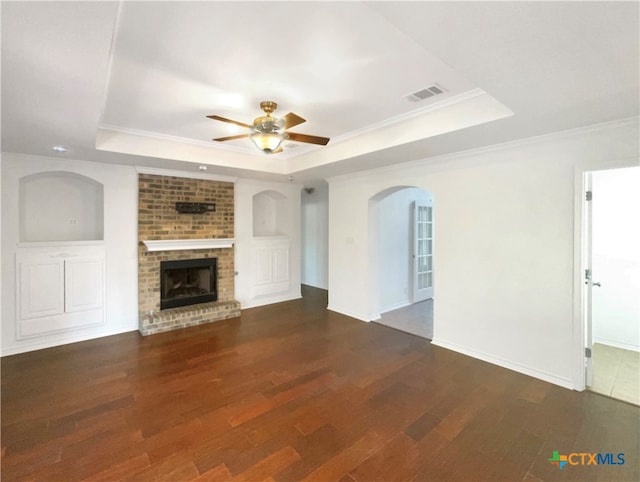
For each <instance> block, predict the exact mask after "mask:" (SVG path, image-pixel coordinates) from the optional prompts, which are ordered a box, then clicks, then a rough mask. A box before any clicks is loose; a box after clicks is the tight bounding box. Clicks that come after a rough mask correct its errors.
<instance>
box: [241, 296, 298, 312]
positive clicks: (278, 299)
mask: <svg viewBox="0 0 640 482" xmlns="http://www.w3.org/2000/svg"><path fill="white" fill-rule="evenodd" d="M300 298H302V295H300V294H295V295H291V294H286V295H283V296H272V297H268V298H259V297H258V298H254V299H252V300H249V301H248V302H246V303H242V302H240V309H241V310H246V309H248V308H257V307H258V306H266V305H272V304H274V303H282V302H284V301H293V300H299V299H300Z"/></svg>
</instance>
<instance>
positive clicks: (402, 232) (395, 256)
mask: <svg viewBox="0 0 640 482" xmlns="http://www.w3.org/2000/svg"><path fill="white" fill-rule="evenodd" d="M425 206H433V194H432V193H430V192H429V191H426V190H425V189H424V188H422V187H418V186H406V185H402V186H393V187H390V188H387V189H384V190H382V191H380V192H378V193H376V194H375V195H373V196H371V197H370V198H369V209H368V210H369V215H368V221H369V223H368V224H369V229H368V239H369V246H368V248H369V249H368V283H369V286H368V294H369V313H370V316H371V319H372V320H375V319H378V318H380V315H381V313H384V312H387V311H391V310H395V309H398V308H402V307H405V306H407V305H409V304H412V303H414V302H416V301H419V300H420V299H426V298H427V297H432V295H430V294H429V293H428V291H425V290H424V289H421V287H423V286H424V283H423V281H424V280H423V279H422V278H420V280H419V281H420V282H418V281H417V280H418V278H416V276H422V274H420V273H422V271H424V270H425V269H427V268H426V264H425V265H423V264H424V263H425V259H426V258H425V256H424V254H426V253H422V251H424V249H425V243H432V241H431V240H429V239H427V235H426V230H425V229H423V228H424V227H425V226H423V223H419V222H418V221H416V219H415V218H414V215H415V212H414V211H415V210H416V209H418V210H419V211H418V212H419V213H420V214H421V215H423V214H424V212H425V209H428V210H429V212H431V208H425ZM418 228H420V229H418ZM422 231H425V233H423V234H420V235H419V234H418V233H419V232H422ZM429 236H431V235H429ZM430 246H432V245H430ZM417 254H420V256H418V257H417V258H416V256H417ZM428 261H429V263H430V262H431V261H432V257H430V256H429V259H428ZM416 263H417V264H416ZM429 269H431V268H429ZM416 288H417V291H416ZM432 291H433V290H431V292H432Z"/></svg>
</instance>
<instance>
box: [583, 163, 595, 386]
mask: <svg viewBox="0 0 640 482" xmlns="http://www.w3.org/2000/svg"><path fill="white" fill-rule="evenodd" d="M591 186H592V183H591V173H586V174H585V191H586V192H585V197H584V209H583V212H584V233H583V239H584V253H585V259H584V266H585V271H584V296H583V300H584V307H583V309H584V319H585V331H584V333H585V340H584V346H585V356H584V367H585V385H586V386H587V387H590V386H591V385H593V365H592V358H591V354H592V349H593V320H592V313H593V311H592V304H593V303H592V289H593V271H592V269H593V267H592V244H593V243H592V236H593V212H592V204H591V203H592V201H591V199H592V191H591V189H592V187H591Z"/></svg>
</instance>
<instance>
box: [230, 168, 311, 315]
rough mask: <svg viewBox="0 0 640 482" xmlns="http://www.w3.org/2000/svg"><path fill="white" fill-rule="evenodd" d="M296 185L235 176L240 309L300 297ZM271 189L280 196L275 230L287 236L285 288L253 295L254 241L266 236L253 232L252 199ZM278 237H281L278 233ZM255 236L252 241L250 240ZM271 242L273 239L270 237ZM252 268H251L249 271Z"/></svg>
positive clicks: (298, 189)
mask: <svg viewBox="0 0 640 482" xmlns="http://www.w3.org/2000/svg"><path fill="white" fill-rule="evenodd" d="M300 189H301V186H299V185H297V184H292V183H277V182H266V181H257V180H250V179H239V180H238V181H236V183H235V237H236V243H235V270H236V272H237V273H238V274H237V275H236V284H235V295H236V299H237V300H238V301H239V302H240V305H241V307H242V308H243V309H245V308H251V307H253V306H261V305H266V304H270V303H277V302H280V301H286V300H291V299H296V298H300V296H301V295H300ZM264 191H273V192H275V193H278V194H280V195H281V196H283V198H284V199H281V200H279V201H278V202H279V203H280V202H282V203H284V206H281V207H282V209H281V211H280V212H281V213H283V217H282V218H281V219H279V220H278V221H277V224H278V225H279V226H280V228H279V230H280V231H281V232H284V233H288V236H287V237H288V238H289V253H290V257H289V289H288V290H287V291H286V292H280V293H278V294H274V295H268V296H255V295H253V294H252V287H253V286H255V279H252V276H255V270H254V269H253V268H254V265H253V262H254V256H255V251H254V244H255V242H259V243H262V242H268V241H269V236H263V237H256V238H254V236H253V226H254V224H253V200H254V196H255V195H256V194H259V193H261V192H264ZM280 238H282V237H281V236H280ZM254 240H255V242H254ZM274 242H275V241H274ZM252 270H253V271H254V272H253V273H252Z"/></svg>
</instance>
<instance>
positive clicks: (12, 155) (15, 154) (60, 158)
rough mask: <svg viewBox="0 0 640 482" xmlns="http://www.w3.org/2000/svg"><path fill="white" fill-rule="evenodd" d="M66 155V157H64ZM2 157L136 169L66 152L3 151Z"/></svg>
mask: <svg viewBox="0 0 640 482" xmlns="http://www.w3.org/2000/svg"><path fill="white" fill-rule="evenodd" d="M63 156H64V157H63ZM2 157H6V158H7V159H15V160H24V161H33V162H44V161H47V162H59V163H62V164H64V163H68V164H74V163H80V164H82V165H83V166H86V165H87V164H89V165H93V166H96V167H108V168H114V169H126V170H128V171H132V170H134V167H133V166H130V165H128V164H116V163H111V162H99V161H86V160H84V159H76V158H69V157H66V154H60V155H59V156H55V157H54V156H40V155H37V154H24V153H21V152H5V151H2Z"/></svg>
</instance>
